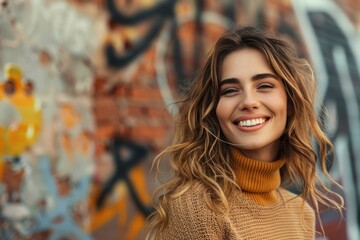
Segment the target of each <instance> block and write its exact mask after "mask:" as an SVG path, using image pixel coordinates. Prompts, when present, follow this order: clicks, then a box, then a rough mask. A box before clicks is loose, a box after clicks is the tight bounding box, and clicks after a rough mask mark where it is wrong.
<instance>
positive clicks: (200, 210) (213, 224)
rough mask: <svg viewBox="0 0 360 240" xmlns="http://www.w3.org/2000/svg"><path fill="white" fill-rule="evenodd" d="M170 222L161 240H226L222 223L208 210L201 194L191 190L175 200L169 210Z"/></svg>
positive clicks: (161, 234) (161, 235) (162, 233)
mask: <svg viewBox="0 0 360 240" xmlns="http://www.w3.org/2000/svg"><path fill="white" fill-rule="evenodd" d="M168 214H169V222H168V225H167V227H166V228H165V229H164V230H163V231H162V232H161V233H160V238H159V239H160V240H172V239H177V240H185V239H186V240H187V239H191V240H200V239H201V240H215V239H216V240H219V239H223V238H224V236H223V235H224V234H223V232H224V230H223V227H222V225H223V224H222V223H221V222H222V221H219V217H218V216H216V214H215V213H214V212H213V211H212V210H211V209H209V208H208V206H207V204H206V203H205V200H204V198H203V197H202V196H201V194H200V193H199V192H195V191H193V190H190V191H188V192H186V193H185V194H184V195H183V196H181V197H178V198H176V199H173V200H172V201H171V202H170V204H169V208H168Z"/></svg>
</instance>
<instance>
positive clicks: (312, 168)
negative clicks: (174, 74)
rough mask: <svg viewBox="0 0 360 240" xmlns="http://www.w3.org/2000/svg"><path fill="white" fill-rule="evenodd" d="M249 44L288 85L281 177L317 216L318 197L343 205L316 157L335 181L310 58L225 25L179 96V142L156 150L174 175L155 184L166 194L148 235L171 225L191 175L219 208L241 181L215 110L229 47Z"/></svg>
mask: <svg viewBox="0 0 360 240" xmlns="http://www.w3.org/2000/svg"><path fill="white" fill-rule="evenodd" d="M244 48H252V49H256V50H258V51H259V52H260V53H262V55H263V56H264V57H265V59H266V61H267V62H268V64H269V65H270V66H271V67H272V69H273V71H274V73H275V74H276V75H277V76H278V77H279V78H280V79H281V80H282V83H283V85H284V88H285V90H286V94H287V98H288V111H289V114H288V118H287V125H286V128H285V131H284V134H283V136H282V137H281V151H282V153H281V154H283V157H284V158H285V159H286V163H285V165H284V167H282V169H281V174H282V182H289V183H300V188H301V189H300V190H301V193H300V196H302V197H303V198H304V199H306V200H308V201H310V202H311V203H312V204H313V206H314V208H315V211H316V212H317V213H318V214H317V215H318V217H319V207H318V204H319V203H321V204H325V205H327V206H332V207H335V208H337V209H339V210H341V208H342V205H343V200H342V198H341V197H340V196H339V195H337V194H336V193H333V192H332V191H331V190H330V189H328V188H327V187H326V186H325V185H324V184H323V183H322V182H321V181H320V180H319V179H318V177H317V175H316V165H317V162H320V165H321V167H322V171H323V172H324V174H325V175H326V176H327V177H328V178H329V179H330V180H331V181H333V180H332V178H331V176H330V175H329V173H328V167H329V166H328V165H329V164H328V163H327V157H328V155H329V154H330V153H331V152H332V147H333V146H332V143H331V141H330V140H329V139H328V137H327V136H326V135H325V133H324V132H323V131H322V129H321V127H322V126H320V123H319V121H318V118H317V114H316V106H315V96H316V91H317V90H316V80H315V78H314V73H313V71H312V69H311V67H310V65H309V64H308V62H307V61H306V60H304V59H300V58H298V57H297V56H296V54H295V52H294V50H293V49H292V48H291V47H290V46H289V45H288V44H287V43H286V42H285V41H282V40H279V39H275V38H273V37H271V36H267V35H265V34H263V33H261V32H259V31H257V30H256V29H254V28H252V27H244V28H237V29H235V30H232V31H228V32H226V33H225V34H224V35H223V36H222V37H221V38H220V39H219V40H218V41H217V43H216V44H215V46H214V47H213V48H212V50H211V51H210V53H209V55H208V58H207V61H206V63H205V65H204V67H203V68H202V69H201V70H200V71H199V72H198V74H197V76H196V78H195V80H194V81H193V82H192V85H191V86H190V87H189V88H188V90H187V91H186V93H185V95H184V98H183V100H182V101H181V102H180V104H181V106H180V111H179V113H178V116H177V122H176V129H175V142H174V144H173V145H172V146H170V147H168V148H166V149H165V150H164V151H163V152H162V153H160V155H158V157H157V158H156V161H155V164H157V166H159V161H160V159H163V158H164V157H165V156H166V158H167V159H169V160H170V163H171V166H172V168H173V169H174V171H175V176H174V177H173V178H172V179H170V180H169V181H168V182H166V183H164V184H162V185H161V186H160V187H159V188H158V190H157V193H161V195H160V197H159V199H158V202H157V204H156V207H155V209H156V211H155V212H154V213H153V214H152V215H151V216H150V217H149V219H148V225H147V228H148V231H149V232H148V237H149V238H152V237H156V234H157V233H158V232H159V231H161V230H162V229H163V228H164V227H166V224H167V222H168V214H167V211H166V209H167V205H168V204H169V201H170V200H171V199H172V198H175V197H178V196H181V195H182V194H183V193H184V192H185V191H186V190H187V189H189V187H190V186H191V185H192V184H193V182H194V181H198V182H201V183H202V184H203V185H204V186H205V187H206V189H207V193H208V194H206V195H204V198H205V199H206V202H207V204H208V205H209V207H210V208H212V209H213V210H214V211H217V212H222V211H224V209H225V211H226V210H228V201H227V197H228V196H229V195H230V194H231V192H232V191H233V190H234V189H235V188H237V186H236V183H235V175H234V172H233V171H232V167H231V166H232V162H231V158H230V156H229V152H230V151H229V143H227V142H226V141H225V137H224V135H223V133H222V131H221V129H220V125H219V122H218V119H217V117H216V112H215V111H216V107H217V104H218V102H219V98H220V90H219V82H220V80H221V79H220V73H221V68H222V64H223V61H224V59H225V57H226V56H227V55H229V54H230V53H232V52H234V51H237V50H240V49H244ZM314 143H315V144H316V145H314ZM316 147H318V150H319V151H318V155H317V154H316V150H315V149H316ZM333 182H334V181H333ZM334 183H335V182H334ZM319 186H320V189H319V188H318V187H319ZM324 191H325V194H324ZM326 193H332V194H334V195H335V196H336V197H338V198H339V200H340V204H338V203H337V202H336V201H335V200H333V199H332V198H331V197H327V196H326Z"/></svg>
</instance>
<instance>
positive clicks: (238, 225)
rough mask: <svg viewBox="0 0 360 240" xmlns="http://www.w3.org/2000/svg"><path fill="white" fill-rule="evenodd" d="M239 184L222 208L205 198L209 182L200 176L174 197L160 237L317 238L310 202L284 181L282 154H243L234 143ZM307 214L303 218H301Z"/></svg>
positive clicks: (164, 238) (179, 239)
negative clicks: (262, 157) (263, 158)
mask: <svg viewBox="0 0 360 240" xmlns="http://www.w3.org/2000/svg"><path fill="white" fill-rule="evenodd" d="M232 156H233V158H234V159H235V161H236V162H237V165H236V166H237V167H236V168H235V171H236V176H237V180H236V181H237V183H238V184H239V186H240V188H241V189H242V191H240V190H236V192H235V194H234V195H233V196H232V197H230V198H229V203H230V211H229V212H228V213H227V214H217V213H215V212H214V211H212V210H211V209H210V208H209V207H208V205H207V204H206V202H205V198H204V195H205V194H206V188H205V187H204V186H203V184H201V183H199V182H195V183H194V184H193V186H192V188H191V189H189V190H188V191H187V192H186V193H185V194H183V195H182V196H181V197H178V198H175V199H173V200H172V201H171V204H170V208H169V209H168V213H169V223H168V226H167V227H166V228H165V230H164V231H162V232H161V233H160V234H159V235H160V236H159V238H158V239H163V240H172V239H178V240H181V239H189V240H190V239H191V240H200V239H201V240H202V239H211V240H212V239H214V240H215V239H216V240H218V239H229V240H233V239H244V240H245V239H249V240H250V239H251V240H254V239H266V240H272V239H274V240H282V239H296V240H300V239H306V240H308V239H314V236H315V234H314V225H315V217H314V212H313V210H312V209H311V207H310V206H309V205H308V204H307V203H305V205H304V210H303V215H302V214H301V211H302V206H303V203H304V201H303V200H302V199H301V198H300V197H297V196H296V195H294V194H292V193H290V192H289V191H287V190H285V189H283V188H281V187H279V186H280V173H279V169H280V167H281V166H282V165H283V164H284V161H283V160H279V161H275V162H271V163H267V162H260V161H256V160H252V159H249V158H246V157H244V156H243V155H242V154H241V153H240V152H239V151H236V150H234V149H232ZM302 217H303V221H302Z"/></svg>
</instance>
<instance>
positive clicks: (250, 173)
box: [231, 147, 285, 205]
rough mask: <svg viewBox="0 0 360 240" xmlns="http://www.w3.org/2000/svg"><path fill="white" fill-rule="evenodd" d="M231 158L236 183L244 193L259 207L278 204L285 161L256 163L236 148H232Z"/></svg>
mask: <svg viewBox="0 0 360 240" xmlns="http://www.w3.org/2000/svg"><path fill="white" fill-rule="evenodd" d="M231 156H232V158H233V160H234V172H235V175H236V183H237V184H238V185H239V187H240V189H241V190H242V192H243V193H244V194H245V195H246V196H247V197H249V198H251V199H253V200H254V201H255V202H256V203H257V204H259V205H270V204H272V203H274V202H276V200H277V192H276V189H277V188H279V186H280V184H281V177H280V168H281V167H282V166H283V165H284V163H285V161H284V160H277V161H275V162H262V161H256V160H253V159H250V158H247V157H245V156H244V155H243V154H241V152H240V151H239V150H238V149H237V148H235V147H232V148H231Z"/></svg>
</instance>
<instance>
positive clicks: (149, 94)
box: [131, 87, 162, 100]
mask: <svg viewBox="0 0 360 240" xmlns="http://www.w3.org/2000/svg"><path fill="white" fill-rule="evenodd" d="M131 97H132V98H133V99H138V100H161V99H162V97H161V94H160V91H159V89H158V88H144V87H134V88H132V89H131Z"/></svg>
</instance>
